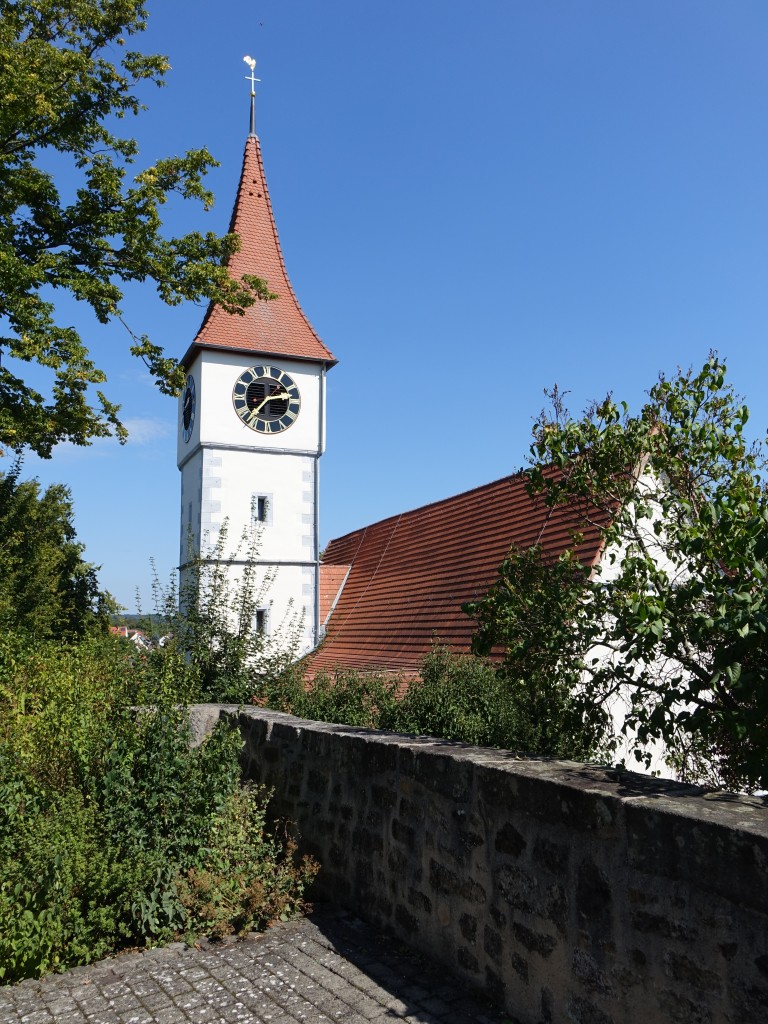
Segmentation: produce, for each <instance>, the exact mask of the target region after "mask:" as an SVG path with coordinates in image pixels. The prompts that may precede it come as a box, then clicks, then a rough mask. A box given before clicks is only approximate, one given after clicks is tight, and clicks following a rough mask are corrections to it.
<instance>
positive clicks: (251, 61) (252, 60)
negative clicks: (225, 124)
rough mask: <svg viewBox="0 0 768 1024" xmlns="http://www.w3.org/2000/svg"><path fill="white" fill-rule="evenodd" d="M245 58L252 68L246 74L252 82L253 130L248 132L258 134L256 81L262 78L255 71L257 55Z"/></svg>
mask: <svg viewBox="0 0 768 1024" xmlns="http://www.w3.org/2000/svg"><path fill="white" fill-rule="evenodd" d="M243 60H244V61H245V63H246V64H247V65H248V67H249V68H250V69H251V73H250V75H246V76H245V77H246V80H247V81H250V83H251V130H250V131H249V132H248V134H249V136H251V135H255V134H256V83H257V82H260V81H261V79H260V78H256V76H255V75H254V71H255V69H256V58H255V57H248V56H245V57H243Z"/></svg>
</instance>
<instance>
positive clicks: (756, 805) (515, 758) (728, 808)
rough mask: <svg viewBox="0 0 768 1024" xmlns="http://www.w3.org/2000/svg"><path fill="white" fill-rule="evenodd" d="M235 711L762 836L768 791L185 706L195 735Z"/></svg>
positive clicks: (277, 715)
mask: <svg viewBox="0 0 768 1024" xmlns="http://www.w3.org/2000/svg"><path fill="white" fill-rule="evenodd" d="M239 716H244V717H245V718H251V719H256V720H259V721H262V722H265V723H266V724H267V733H268V735H269V734H271V732H272V729H273V728H274V727H275V726H276V725H278V726H280V725H282V726H289V727H291V728H293V729H295V730H297V731H299V732H307V733H320V734H323V733H325V734H336V735H339V736H347V737H358V738H360V739H362V740H366V739H367V740H375V741H376V742H377V743H379V744H382V745H386V746H395V747H397V748H399V749H402V750H407V751H409V752H410V753H411V754H415V755H418V756H426V757H441V756H445V755H448V756H450V758H451V759H452V760H454V761H462V762H469V763H471V764H474V765H478V766H483V767H485V768H490V769H495V770H497V771H500V772H503V773H506V774H510V775H513V776H517V777H518V778H525V779H531V780H537V781H538V782H544V783H547V782H550V783H552V784H553V785H556V786H559V787H564V788H566V789H570V790H572V791H574V792H575V793H581V794H584V795H590V796H592V797H595V798H603V799H605V800H608V801H619V802H620V803H621V804H623V805H625V806H626V807H628V808H629V807H643V808H646V809H648V810H650V811H653V812H655V813H657V814H661V815H664V816H668V815H669V816H673V817H676V818H683V819H689V820H690V821H691V822H694V821H698V822H701V823H702V824H707V825H714V826H721V827H723V828H727V829H729V830H733V831H737V832H740V833H747V834H749V835H751V836H753V837H754V838H756V839H763V840H765V841H766V843H768V802H767V800H768V798H762V797H754V796H751V797H750V796H745V795H741V794H736V793H727V792H723V791H718V790H708V789H706V788H704V787H701V786H693V785H689V784H687V783H681V782H674V781H671V780H667V779H657V778H652V777H650V776H647V775H641V774H639V773H638V772H632V771H628V770H623V769H617V768H611V767H607V766H602V765H592V764H582V763H579V762H576V761H561V760H557V759H554V758H547V757H538V756H531V755H525V754H519V753H515V752H513V751H507V750H498V749H494V748H487V747H475V746H471V745H470V744H468V743H461V742H459V741H456V740H441V739H436V738H434V737H430V736H410V735H405V734H402V733H393V732H385V731H382V730H376V729H365V728H362V727H358V726H348V725H337V724H333V723H328V722H315V721H311V720H308V719H303V718H297V717H295V716H294V715H289V714H285V713H284V712H281V711H271V710H268V709H266V708H259V707H240V706H238V705H235V704H198V705H194V706H193V707H192V708H191V709H190V723H191V727H192V732H193V737H194V742H197V743H199V742H202V740H203V738H204V737H205V736H206V735H208V734H209V733H210V732H211V730H212V729H213V727H214V725H215V724H216V722H217V721H218V720H219V719H220V718H236V717H239Z"/></svg>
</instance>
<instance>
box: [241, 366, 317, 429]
mask: <svg viewBox="0 0 768 1024" xmlns="http://www.w3.org/2000/svg"><path fill="white" fill-rule="evenodd" d="M232 402H233V403H234V406H235V412H236V413H237V415H238V416H239V417H240V419H241V420H242V421H243V423H245V425H246V426H247V427H250V428H251V430H256V431H258V433H260V434H279V433H280V431H281V430H287V429H288V427H290V426H291V424H293V423H294V422H295V421H296V417H297V416H298V415H299V409H300V408H301V397H300V396H299V389H298V388H297V387H296V384H295V383H294V381H293V378H292V377H290V376H289V375H288V374H287V373H286V372H285V371H284V370H281V369H279V368H278V367H277V366H252V367H251V368H250V370H245V371H244V372H243V373H241V374H240V376H239V377H238V378H237V380H236V381H235V386H234V388H233V389H232Z"/></svg>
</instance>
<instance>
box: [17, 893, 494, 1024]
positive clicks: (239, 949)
mask: <svg viewBox="0 0 768 1024" xmlns="http://www.w3.org/2000/svg"><path fill="white" fill-rule="evenodd" d="M506 1019H507V1018H505V1017H504V1016H503V1015H500V1014H499V1013H497V1012H496V1011H494V1010H492V1009H490V1008H489V1007H488V1006H486V1005H485V1004H483V1003H482V1002H481V1001H480V1000H478V999H476V998H473V997H472V996H471V995H470V994H469V993H467V992H466V991H465V990H463V989H462V988H461V986H460V985H459V984H457V983H455V982H453V981H452V980H450V979H448V978H446V976H445V971H444V970H441V969H439V968H437V967H435V966H434V965H432V964H430V963H428V962H427V961H425V960H424V959H423V958H422V957H420V956H419V954H417V953H414V952H412V951H410V950H407V949H405V948H404V947H402V946H399V945H398V944H397V943H396V942H395V941H393V940H391V939H388V938H384V937H382V936H381V935H379V934H377V933H376V931H375V930H374V929H372V928H371V927H370V926H368V925H366V924H363V922H361V921H360V920H358V919H357V918H355V917H353V916H352V915H350V914H347V913H344V912H343V911H336V910H331V909H328V908H318V909H316V911H315V913H314V914H313V915H312V916H311V917H309V918H302V919H300V920H296V921H289V922H287V923H286V924H281V925H278V926H276V927H275V928H272V929H270V930H269V931H268V932H265V933H264V934H262V935H255V936H253V937H251V938H248V939H246V940H244V941H242V942H234V943H228V944H224V943H216V944H214V943H210V944H203V946H202V948H195V949H190V948H187V947H186V946H184V945H182V944H181V943H174V944H173V945H172V946H168V947H165V948H163V949H156V950H150V951H148V952H144V953H126V954H122V955H121V956H118V957H116V958H113V959H109V960H102V961H101V962H100V963H98V964H94V965H92V966H90V967H77V968H75V969H74V970H71V971H67V972H66V973H65V974H57V975H50V976H48V977H46V978H43V979H42V981H24V982H22V983H21V984H19V985H14V986H9V987H6V988H0V1022H2V1024H52V1022H54V1021H55V1022H56V1024H295V1022H297V1021H301V1022H305V1024H315V1022H316V1024H331V1022H338V1024H368V1022H369V1021H371V1022H375V1024H386V1022H388V1021H394V1020H402V1021H410V1022H412V1024H503V1022H505V1021H506Z"/></svg>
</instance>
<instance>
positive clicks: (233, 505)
mask: <svg viewBox="0 0 768 1024" xmlns="http://www.w3.org/2000/svg"><path fill="white" fill-rule="evenodd" d="M253 96H254V94H253V92H252V94H251V132H250V134H249V136H248V138H247V140H246V144H245V154H244V157H243V166H242V173H241V175H240V183H239V186H238V190H237V197H236V199H235V206H234V211H233V214H232V220H231V224H230V231H234V232H237V234H238V235H239V236H240V240H241V248H240V251H239V252H237V253H236V254H235V255H234V256H233V257H232V258H231V261H230V264H229V269H230V272H231V273H232V275H233V276H234V277H237V278H240V277H241V276H242V275H243V274H252V275H255V276H257V277H260V278H262V279H264V280H266V282H267V284H268V286H269V288H270V290H271V291H272V292H274V293H276V294H277V296H278V297H277V298H276V299H274V300H271V301H262V300H259V301H257V302H256V303H255V304H254V305H253V306H251V307H250V308H249V309H248V310H246V312H245V314H244V315H243V316H238V315H234V314H228V313H226V312H224V310H223V309H222V308H221V307H218V306H212V307H211V308H210V309H209V310H208V313H207V314H206V316H205V319H204V320H203V324H202V326H201V327H200V330H199V331H198V333H197V336H196V337H195V339H194V341H193V342H192V344H191V345H190V347H189V349H188V350H187V352H186V354H185V355H184V358H183V360H182V362H183V365H184V367H185V369H186V372H187V378H186V386H185V389H184V393H183V395H182V399H181V403H180V414H179V431H178V465H179V469H180V470H181V562H180V564H181V567H182V572H183V569H184V565H185V563H188V561H189V553H188V545H189V543H190V542H191V547H192V553H193V554H194V555H202V556H203V557H205V556H206V555H207V554H209V553H210V551H211V549H212V548H213V546H214V545H215V544H216V542H217V539H218V538H219V536H220V533H221V530H222V528H223V527H224V524H225V522H226V523H227V524H228V530H229V535H228V536H229V548H228V551H227V552H226V553H229V551H231V550H232V541H233V540H236V539H237V538H239V536H240V535H241V533H242V531H243V530H244V529H246V528H248V527H249V526H251V525H253V524H254V523H256V524H258V528H259V530H260V535H261V541H260V550H259V552H258V558H257V564H258V568H259V571H260V572H261V573H262V579H267V580H269V581H270V587H269V591H268V594H267V596H266V599H265V601H264V606H263V607H261V608H259V609H258V612H257V626H258V628H259V629H263V630H265V631H266V632H268V633H274V634H275V635H278V634H279V631H280V629H281V627H282V628H285V624H286V623H287V622H289V621H291V620H293V621H296V620H297V616H298V619H299V620H300V623H301V636H300V642H299V644H298V647H297V649H296V654H297V656H307V655H308V661H307V667H308V670H309V672H310V673H311V674H313V673H315V672H317V671H319V670H321V669H329V670H332V669H334V668H336V667H339V668H354V669H359V670H384V671H396V672H402V673H405V674H406V675H407V674H415V673H417V672H418V670H419V666H420V664H421V661H422V659H423V658H424V656H425V655H426V654H427V653H428V652H429V650H430V647H431V646H432V644H433V643H434V642H436V641H437V642H440V643H443V644H446V645H448V646H450V647H451V648H452V649H454V650H455V651H457V652H466V651H468V650H469V647H470V643H471V638H472V632H473V627H474V624H473V622H472V621H471V620H470V619H469V618H468V617H467V616H466V615H465V614H464V613H463V612H462V610H461V606H462V604H464V603H465V602H467V601H472V600H476V599H478V598H480V597H482V596H484V595H485V594H486V593H487V591H488V589H489V587H490V586H491V584H492V583H493V582H494V580H495V579H496V577H497V572H498V568H499V566H500V565H501V563H502V561H503V560H504V558H505V556H506V554H507V553H508V551H509V549H510V546H511V545H512V544H515V545H518V546H520V547H522V548H527V547H530V546H531V545H534V544H538V545H540V546H541V547H542V550H543V552H544V554H545V556H546V555H550V556H552V557H557V555H559V554H560V553H561V552H562V551H563V550H564V549H565V548H566V547H568V546H569V544H570V543H571V537H572V534H573V532H574V531H575V530H577V529H579V530H581V531H582V535H583V540H582V542H581V546H580V548H579V551H578V553H579V557H580V559H581V561H582V564H584V565H594V564H595V562H596V561H597V559H598V558H599V556H600V545H599V537H598V533H597V531H596V530H594V529H593V530H590V529H589V528H587V529H585V528H584V524H583V522H582V518H581V515H580V513H579V512H578V510H576V509H575V508H569V507H560V508H556V509H548V508H546V507H545V505H544V504H543V502H539V501H535V500H533V499H532V498H531V497H530V496H529V495H528V493H527V491H526V488H525V478H524V477H523V476H522V474H518V475H513V476H508V477H504V478H503V479H501V480H497V481H495V482H493V483H490V484H486V485H485V486H483V487H478V488H475V489H474V490H471V491H468V492H466V493H464V494H460V495H457V496H455V497H452V498H447V499H445V500H443V501H438V502H435V503H433V504H430V505H426V506H424V507H423V508H417V509H413V510H411V511H408V512H403V513H402V514H400V515H398V516H393V517H391V518H389V519H385V520H383V521H381V522H378V523H374V524H372V525H369V526H366V527H363V528H362V529H360V530H357V531H355V532H354V533H351V534H348V535H347V536H345V537H341V538H339V539H337V540H334V541H332V542H331V543H330V544H329V545H328V547H327V549H326V551H325V553H324V556H323V560H322V562H321V561H320V556H319V546H320V545H319V472H318V463H319V459H320V456H321V455H322V454H323V451H324V449H325V376H326V373H327V372H328V370H329V369H330V368H331V367H332V366H334V365H335V362H336V360H335V359H334V357H333V355H332V354H331V352H330V351H329V349H328V348H327V347H326V346H325V345H324V344H323V342H322V341H321V340H320V338H319V337H318V336H317V334H316V333H315V331H314V330H313V328H312V325H311V324H310V322H309V320H308V319H307V317H306V316H305V315H304V313H303V311H302V309H301V307H300V305H299V302H298V300H297V298H296V295H295V294H294V291H293V289H292V287H291V284H290V281H289V279H288V274H287V271H286V268H285V263H284V261H283V256H282V252H281V250H280V243H279V241H278V236H277V229H276V226H275V220H274V216H273V213H272V207H271V204H270V200H269V193H268V191H267V183H266V178H265V175H264V166H263V163H262V156H261V148H260V143H259V139H258V138H257V136H256V133H255V129H254V117H253ZM238 569H239V570H240V572H241V573H242V571H244V569H245V562H244V561H238V560H235V563H234V565H233V567H232V570H231V571H232V572H233V573H235V574H236V573H237V572H238Z"/></svg>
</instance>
